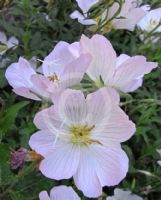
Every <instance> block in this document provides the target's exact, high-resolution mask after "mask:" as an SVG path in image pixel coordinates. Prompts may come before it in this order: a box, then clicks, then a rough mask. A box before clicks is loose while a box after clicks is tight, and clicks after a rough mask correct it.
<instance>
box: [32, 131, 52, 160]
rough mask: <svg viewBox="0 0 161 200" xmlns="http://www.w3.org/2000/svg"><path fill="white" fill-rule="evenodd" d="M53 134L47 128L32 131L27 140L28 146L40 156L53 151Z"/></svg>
mask: <svg viewBox="0 0 161 200" xmlns="http://www.w3.org/2000/svg"><path fill="white" fill-rule="evenodd" d="M54 142H55V134H54V133H52V132H51V131H49V130H42V131H38V132H36V133H34V134H33V135H32V136H31V137H30V140H29V145H30V147H31V148H32V149H33V150H35V151H36V152H37V153H39V154H41V155H42V156H44V157H45V156H47V155H50V154H53V153H54V152H55V149H54V147H55V146H54Z"/></svg>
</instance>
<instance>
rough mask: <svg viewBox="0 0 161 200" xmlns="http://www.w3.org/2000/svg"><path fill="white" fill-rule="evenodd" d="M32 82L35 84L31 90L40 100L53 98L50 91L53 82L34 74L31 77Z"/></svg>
mask: <svg viewBox="0 0 161 200" xmlns="http://www.w3.org/2000/svg"><path fill="white" fill-rule="evenodd" d="M31 82H32V84H33V86H32V88H31V90H32V91H33V92H34V93H35V94H37V95H38V96H39V97H40V98H43V99H46V100H49V99H50V97H51V94H50V92H49V91H48V89H49V86H50V84H52V82H51V81H50V80H49V79H48V78H47V77H45V76H42V75H39V74H34V75H32V76H31Z"/></svg>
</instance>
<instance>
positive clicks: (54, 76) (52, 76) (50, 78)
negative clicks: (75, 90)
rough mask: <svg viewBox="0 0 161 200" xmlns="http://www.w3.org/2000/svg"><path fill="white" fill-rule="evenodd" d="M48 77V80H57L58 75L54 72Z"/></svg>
mask: <svg viewBox="0 0 161 200" xmlns="http://www.w3.org/2000/svg"><path fill="white" fill-rule="evenodd" d="M48 79H49V80H50V81H58V76H57V75H56V73H54V74H53V75H51V76H48Z"/></svg>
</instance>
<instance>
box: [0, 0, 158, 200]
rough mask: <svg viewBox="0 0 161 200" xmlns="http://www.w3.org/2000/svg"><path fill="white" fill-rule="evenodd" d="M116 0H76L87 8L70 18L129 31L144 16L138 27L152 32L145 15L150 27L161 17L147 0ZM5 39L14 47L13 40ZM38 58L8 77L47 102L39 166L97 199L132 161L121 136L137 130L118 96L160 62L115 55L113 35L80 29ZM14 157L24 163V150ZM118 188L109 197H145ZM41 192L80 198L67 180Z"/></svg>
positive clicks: (37, 143) (39, 122)
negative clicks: (87, 33) (155, 16)
mask: <svg viewBox="0 0 161 200" xmlns="http://www.w3.org/2000/svg"><path fill="white" fill-rule="evenodd" d="M118 2H119V1H118ZM118 2H114V1H109V2H108V3H106V4H107V5H106V4H103V5H104V6H105V9H104V8H102V1H99V0H86V1H82V0H77V3H78V5H79V7H80V8H81V9H82V12H83V13H79V12H78V11H75V12H74V13H72V14H71V18H73V19H75V18H77V19H78V21H79V22H80V23H82V24H85V25H94V26H97V27H98V28H99V27H101V29H102V28H103V29H104V30H108V31H109V30H111V29H112V28H114V29H127V30H131V31H132V30H134V27H135V25H136V24H137V23H138V22H139V21H140V20H141V19H142V20H141V21H140V23H139V24H138V26H140V27H142V29H144V30H146V31H151V27H149V26H147V25H146V24H145V21H146V20H147V19H150V24H151V26H153V25H154V24H155V25H158V23H159V22H158V21H155V20H154V21H155V22H153V21H151V18H150V17H149V16H151V15H152V14H151V13H153V11H150V12H149V13H148V10H147V5H146V6H142V1H133V0H125V1H120V2H121V3H120V4H119V3H118ZM98 5H99V6H100V11H101V15H99V16H95V17H94V18H90V14H91V13H92V10H91V9H93V11H94V12H95V10H97V8H98V7H99V6H98ZM106 7H107V8H108V9H107V8H106ZM145 7H146V8H145ZM98 11H99V10H98ZM147 13H148V14H147ZM143 17H145V18H143ZM152 28H153V27H152ZM158 30H160V27H159V26H158V28H157V29H156V31H158ZM1 36H2V34H1ZM4 40H5V42H3V43H4V44H6V45H8V48H10V47H9V41H8V42H7V41H6V39H5V38H4V39H3V41H4ZM2 53H4V51H2ZM39 61H41V62H42V65H41V67H40V68H39V70H37V69H36V68H35V67H33V65H32V64H31V62H29V61H27V60H26V59H25V58H23V57H20V58H19V60H18V62H15V63H12V64H11V65H10V66H9V67H8V69H7V70H6V78H7V80H8V82H9V84H10V85H11V86H12V88H13V91H14V92H15V93H16V94H17V95H20V96H22V97H26V98H29V99H32V100H36V101H41V102H42V104H44V103H45V105H46V104H47V105H48V106H47V108H45V109H42V110H41V111H40V112H38V113H37V114H36V115H35V117H34V124H35V125H36V127H37V128H38V129H39V130H38V131H37V132H36V133H34V134H33V135H32V136H31V138H30V140H29V145H30V147H31V149H32V150H33V151H35V152H36V153H37V154H40V156H41V159H40V164H39V170H40V171H41V173H42V174H43V175H44V176H46V177H48V178H50V179H54V180H62V179H70V178H73V180H74V183H75V186H76V187H77V188H78V190H80V191H82V193H83V194H84V195H85V196H86V197H92V198H97V197H99V196H101V194H102V188H103V187H104V186H115V185H118V184H119V183H120V182H121V181H122V180H123V179H124V178H125V177H126V175H127V172H128V167H129V160H128V157H127V155H126V153H125V152H124V150H123V149H122V148H121V143H122V142H125V141H127V140H128V139H130V138H131V137H132V136H133V135H134V133H135V131H136V127H135V124H134V123H133V122H132V121H131V120H130V119H129V117H128V115H127V114H126V113H125V112H124V111H123V110H122V109H121V108H120V95H121V94H122V93H128V92H134V91H136V90H137V89H138V88H139V87H141V86H142V84H143V77H144V75H145V74H148V73H150V72H151V71H152V70H153V69H155V68H156V67H157V63H155V62H149V61H147V59H146V57H144V56H142V55H135V56H129V55H126V54H121V55H119V56H117V55H116V52H115V50H114V49H113V47H112V44H111V43H110V41H109V40H108V39H107V38H106V37H104V36H103V35H99V34H94V35H93V36H92V37H90V38H89V37H87V36H85V35H82V36H81V38H80V40H79V41H76V42H74V43H72V44H69V43H67V42H64V41H60V42H58V44H57V45H56V46H55V48H54V49H53V50H52V51H51V53H50V54H49V55H48V56H46V57H45V58H44V60H39ZM87 85H88V86H89V87H86V86H87ZM25 155H26V154H25ZM12 156H13V157H14V159H13V163H12V165H13V168H18V167H22V165H23V164H24V160H23V159H24V155H22V152H21V151H18V152H16V153H14V154H12ZM17 160H18V163H17ZM17 165H18V166H17ZM114 194H115V195H114V196H113V197H107V200H110V199H111V200H112V199H122V200H125V199H129V200H130V199H135V200H141V199H142V198H140V197H138V196H136V195H132V194H131V193H130V192H129V191H126V192H125V191H121V190H119V189H116V190H115V192H114ZM39 198H40V200H48V199H51V200H64V199H67V200H79V199H80V198H79V197H78V195H77V194H76V193H75V192H74V190H73V189H72V188H71V187H66V186H59V187H55V188H53V189H52V190H51V192H50V196H49V195H48V194H47V192H46V191H43V192H41V193H40V194H39Z"/></svg>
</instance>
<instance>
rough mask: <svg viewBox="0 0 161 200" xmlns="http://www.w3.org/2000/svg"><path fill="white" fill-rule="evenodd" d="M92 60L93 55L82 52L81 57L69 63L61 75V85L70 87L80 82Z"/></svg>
mask: <svg viewBox="0 0 161 200" xmlns="http://www.w3.org/2000/svg"><path fill="white" fill-rule="evenodd" d="M90 62H91V56H90V55H89V54H82V55H81V56H80V57H79V58H77V59H76V60H74V61H73V62H71V63H69V64H67V65H66V66H65V69H64V72H63V74H62V75H61V77H60V86H61V87H63V88H68V87H70V86H73V85H76V84H78V83H80V81H81V80H82V79H83V76H84V74H85V72H86V69H87V68H88V66H89V64H90Z"/></svg>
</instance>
